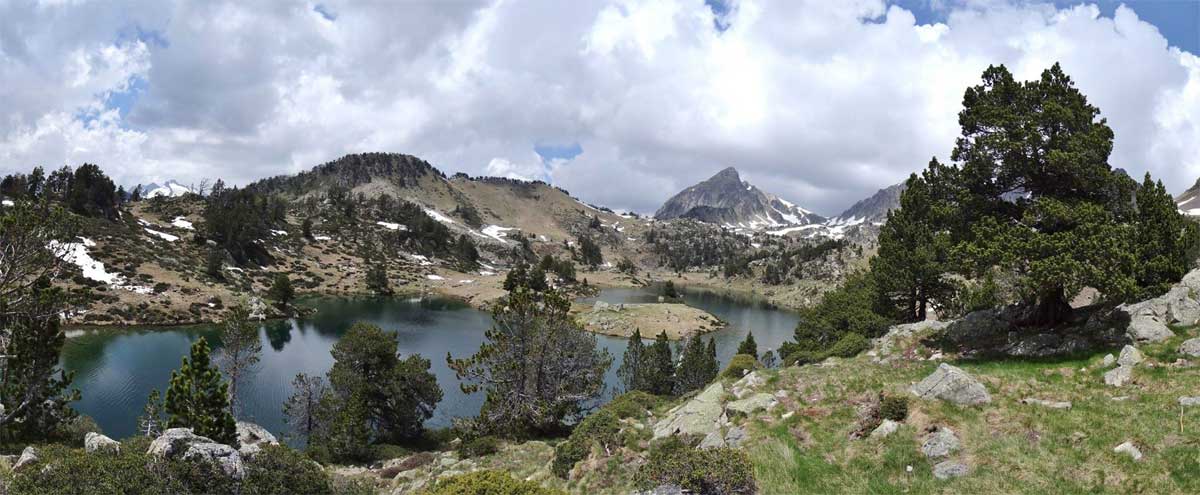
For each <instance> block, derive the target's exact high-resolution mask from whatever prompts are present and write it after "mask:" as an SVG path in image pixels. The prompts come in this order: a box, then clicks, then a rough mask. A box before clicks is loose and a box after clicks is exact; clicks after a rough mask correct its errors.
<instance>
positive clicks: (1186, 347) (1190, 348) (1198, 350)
mask: <svg viewBox="0 0 1200 495" xmlns="http://www.w3.org/2000/svg"><path fill="white" fill-rule="evenodd" d="M1179 353H1180V354H1183V355H1185V356H1188V357H1200V338H1194V339H1187V340H1185V341H1183V343H1182V344H1179Z"/></svg>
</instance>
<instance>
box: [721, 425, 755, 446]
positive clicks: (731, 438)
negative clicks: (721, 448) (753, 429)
mask: <svg viewBox="0 0 1200 495" xmlns="http://www.w3.org/2000/svg"><path fill="white" fill-rule="evenodd" d="M748 436H749V435H748V434H747V433H746V428H743V427H741V426H735V427H733V428H730V429H729V431H728V432H726V433H725V445H728V446H730V447H734V448H737V447H741V446H742V442H745V441H746V438H747V437H748Z"/></svg>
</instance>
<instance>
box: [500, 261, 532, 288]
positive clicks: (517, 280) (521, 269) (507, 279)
mask: <svg viewBox="0 0 1200 495" xmlns="http://www.w3.org/2000/svg"><path fill="white" fill-rule="evenodd" d="M528 270H529V268H528V267H527V266H526V265H525V263H518V264H517V266H514V267H513V268H512V269H511V270H509V271H508V274H506V275H505V276H504V290H506V291H509V292H512V291H515V290H517V288H518V287H529V272H528Z"/></svg>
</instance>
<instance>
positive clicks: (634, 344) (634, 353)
mask: <svg viewBox="0 0 1200 495" xmlns="http://www.w3.org/2000/svg"><path fill="white" fill-rule="evenodd" d="M647 357H648V353H647V352H646V348H645V346H644V345H643V344H642V331H641V330H640V329H634V331H633V335H631V336H630V337H629V344H628V345H627V346H626V347H625V355H624V357H623V358H622V360H621V367H620V368H617V376H619V377H620V378H621V385H622V386H624V387H625V391H626V392H632V391H634V390H642V391H646V390H647V388H648V387H647V383H646V365H647V364H649V363H648V362H647V361H648V360H647V359H646V358H647Z"/></svg>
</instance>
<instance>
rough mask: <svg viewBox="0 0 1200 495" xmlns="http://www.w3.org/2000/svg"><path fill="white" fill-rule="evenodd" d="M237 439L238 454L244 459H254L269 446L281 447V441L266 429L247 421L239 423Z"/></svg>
mask: <svg viewBox="0 0 1200 495" xmlns="http://www.w3.org/2000/svg"><path fill="white" fill-rule="evenodd" d="M237 439H238V453H239V454H241V455H242V456H243V457H254V455H255V454H258V453H259V451H261V450H262V448H263V447H265V446H267V445H279V440H277V439H276V438H275V435H272V434H271V432H269V431H267V429H266V428H263V427H261V426H258V425H256V424H254V423H248V422H245V421H238V423H237Z"/></svg>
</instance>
